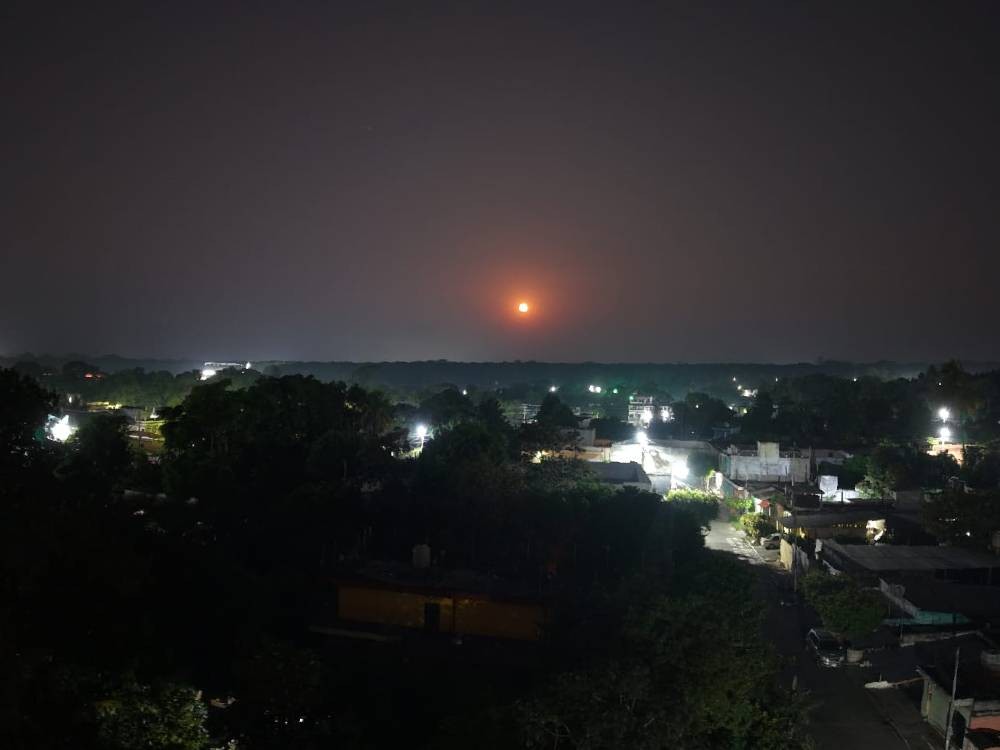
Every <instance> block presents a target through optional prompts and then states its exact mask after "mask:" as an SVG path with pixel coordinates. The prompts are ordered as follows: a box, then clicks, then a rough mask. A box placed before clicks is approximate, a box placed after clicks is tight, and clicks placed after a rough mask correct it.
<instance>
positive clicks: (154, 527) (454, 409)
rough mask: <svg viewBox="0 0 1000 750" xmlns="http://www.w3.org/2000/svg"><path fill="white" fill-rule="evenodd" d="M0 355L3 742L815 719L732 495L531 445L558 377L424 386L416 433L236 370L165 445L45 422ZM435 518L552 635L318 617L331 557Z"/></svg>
mask: <svg viewBox="0 0 1000 750" xmlns="http://www.w3.org/2000/svg"><path fill="white" fill-rule="evenodd" d="M71 369H73V368H71ZM84 370H85V368H76V369H73V371H72V373H69V374H70V375H73V376H76V375H78V374H79V372H78V371H80V372H83V371H84ZM85 374H86V372H84V375H85ZM0 383H3V385H4V388H3V390H2V391H0V416H2V419H3V425H2V426H0V435H2V436H3V439H4V441H5V442H4V446H3V448H4V453H3V457H4V461H3V464H2V470H3V472H4V476H3V479H4V481H3V482H2V483H0V598H2V600H3V601H4V602H5V603H7V604H8V605H9V606H8V607H5V608H3V609H2V610H0V695H2V696H3V700H0V732H3V733H4V736H2V737H0V744H2V745H3V746H4V747H11V748H16V749H18V750H19V749H20V748H34V747H66V746H72V747H74V748H81V749H82V750H88V749H90V748H94V749H96V748H124V747H150V748H183V749H184V750H195V749H196V748H197V749H198V750H204V749H206V748H209V747H220V746H228V747H233V746H234V745H233V743H236V746H239V747H250V748H286V747H297V748H304V749H306V750H308V749H309V748H321V747H331V746H338V747H346V748H369V747H399V746H403V745H410V746H416V747H447V746H453V747H469V746H486V743H487V742H492V743H494V745H495V746H497V747H516V746H526V747H548V746H553V745H554V744H555V738H558V741H559V746H560V747H561V748H586V747H622V748H625V747H629V748H631V747H675V746H685V747H705V748H709V747H720V746H743V747H759V748H779V747H781V748H795V747H797V746H800V745H801V744H802V736H801V729H800V722H799V720H800V715H799V712H798V709H797V707H796V706H795V704H794V703H790V702H789V701H788V700H787V697H786V696H784V695H782V694H780V693H778V692H777V691H776V689H775V688H774V687H773V685H774V681H773V680H772V679H771V678H772V676H773V672H772V668H773V663H772V661H771V659H770V657H769V656H768V652H767V649H766V648H765V647H764V645H763V643H762V641H761V639H760V636H759V630H758V628H756V627H754V626H753V623H754V621H755V617H756V612H757V610H758V607H757V606H756V605H755V604H754V602H753V589H754V586H753V581H752V579H751V577H750V576H749V574H748V573H747V572H746V571H745V570H743V569H742V568H740V567H739V566H738V565H737V564H736V563H734V562H731V561H729V560H726V559H724V558H720V557H719V556H717V555H716V554H713V553H711V552H709V551H708V550H706V549H704V545H703V537H702V530H703V527H704V525H706V524H707V522H708V520H709V519H710V517H711V516H712V515H714V511H715V501H714V499H713V498H710V497H708V496H704V495H702V494H700V493H695V492H691V493H682V494H679V495H674V496H672V497H671V499H670V500H671V501H670V502H663V501H662V499H661V498H660V497H658V496H656V495H653V494H651V493H644V492H641V491H637V490H635V489H626V490H623V491H619V492H615V491H613V490H611V489H609V488H607V487H605V486H603V485H601V484H600V483H598V482H597V481H596V479H595V477H594V475H593V473H592V472H591V471H590V470H589V469H588V468H587V467H586V465H584V464H581V463H580V462H577V461H572V460H546V461H542V462H541V463H533V462H532V461H530V460H526V458H528V457H533V456H534V452H533V451H532V450H531V448H533V447H534V446H536V445H539V444H544V443H545V441H551V440H562V439H563V436H564V435H565V430H566V429H567V428H568V427H569V426H570V425H571V424H573V423H575V418H573V417H572V414H571V413H570V412H568V411H567V410H566V409H565V407H564V404H562V402H560V401H559V400H558V399H556V398H554V397H553V398H552V399H550V400H549V401H548V402H547V403H546V405H545V409H544V411H543V412H542V416H541V418H540V420H539V423H538V424H539V425H540V428H521V429H514V428H512V427H511V426H509V425H508V424H507V423H506V422H505V421H504V420H502V419H501V418H500V417H499V409H498V407H497V404H496V402H495V401H494V400H492V399H491V397H489V396H485V397H480V398H478V399H472V398H470V397H468V396H466V395H463V394H461V393H459V392H456V393H450V394H448V395H446V396H442V397H441V398H440V399H436V400H431V401H429V402H428V403H424V404H422V405H420V406H418V407H417V408H418V409H420V410H421V416H420V417H419V418H426V419H427V420H428V421H429V422H430V423H431V426H432V428H433V429H432V431H431V433H430V435H429V436H428V437H427V439H426V441H424V442H423V445H422V447H421V445H419V444H416V443H414V441H413V439H412V436H411V434H410V433H409V432H408V431H407V430H406V429H405V427H404V426H402V425H400V423H399V420H398V414H397V413H396V412H395V410H394V409H393V408H392V405H391V404H390V402H389V400H388V399H387V398H385V397H384V396H383V395H382V394H380V393H378V392H375V391H370V390H367V389H363V388H360V387H358V386H348V385H346V384H343V383H336V382H335V383H321V382H319V381H317V380H315V379H313V378H309V377H303V376H285V377H280V378H271V377H256V378H254V379H253V382H238V383H237V382H235V381H233V380H230V379H228V378H217V379H213V380H211V381H208V382H206V383H204V384H201V385H199V386H197V387H195V388H193V390H191V392H190V394H189V395H188V396H187V397H186V398H184V399H183V400H182V401H181V402H180V403H178V404H177V405H176V406H174V407H172V408H169V409H167V410H166V411H165V412H164V417H165V419H166V422H165V424H164V426H163V430H162V432H163V435H164V439H165V446H164V450H163V452H162V457H161V459H160V460H159V462H158V463H151V462H149V461H148V460H147V459H146V457H145V455H144V454H141V453H139V452H137V451H136V450H135V448H134V445H133V441H132V440H131V438H130V436H129V435H130V434H129V433H128V431H127V430H126V429H125V425H124V423H123V421H122V420H120V419H118V418H116V417H98V418H95V419H93V420H92V421H90V422H89V423H88V424H87V425H85V427H83V428H81V429H80V431H79V432H78V433H77V434H76V436H75V437H74V438H73V439H71V440H70V441H68V442H67V443H65V444H58V443H54V442H51V441H48V440H45V439H43V438H41V437H40V435H39V428H40V427H41V425H42V424H43V423H44V420H45V418H46V415H47V414H48V413H50V412H51V411H52V410H53V409H56V408H58V407H57V404H56V400H55V399H54V398H53V397H52V396H51V395H49V394H48V393H47V392H45V391H44V390H42V389H40V388H38V387H37V386H36V385H35V384H34V383H33V382H32V381H29V380H27V379H25V378H23V377H21V376H19V375H15V374H13V373H9V372H7V371H0ZM699 403H701V404H702V405H704V404H707V402H699ZM696 411H699V412H700V411H701V409H700V408H699V409H696ZM571 420H572V421H571ZM529 446H530V447H529ZM140 488H141V489H146V490H149V491H143V492H139V491H137V489H140ZM419 543H426V544H428V545H429V546H430V547H431V549H432V550H433V554H434V565H435V566H436V567H438V568H440V569H450V570H453V571H462V570H474V571H476V572H477V573H478V574H480V575H482V576H489V577H490V579H491V580H495V581H498V582H507V583H511V584H515V583H516V584H518V585H520V586H522V587H527V588H530V589H531V590H533V591H535V592H537V593H536V596H538V597H539V598H540V599H541V600H544V601H545V602H546V604H547V606H548V607H549V608H550V610H551V616H550V621H549V622H548V623H547V625H546V629H545V638H544V640H543V641H542V642H540V643H538V644H510V643H502V642H496V643H494V642H488V643H487V642H477V641H476V640H475V639H469V641H467V642H465V643H463V644H462V645H460V646H459V645H457V644H454V643H452V642H451V641H450V640H448V639H441V638H432V637H430V636H425V635H424V634H421V633H415V634H410V635H405V636H401V637H400V640H399V641H398V642H395V643H383V642H378V641H364V640H361V641H358V640H350V641H341V640H338V639H327V638H326V637H325V636H320V635H317V634H315V633H313V632H312V631H311V630H310V626H311V625H314V624H315V623H317V622H319V623H323V622H325V621H326V620H324V617H326V616H327V615H328V614H329V610H330V607H331V597H332V594H331V584H330V579H331V577H333V576H336V575H338V574H340V573H343V572H345V571H354V570H356V569H357V568H358V567H359V566H361V565H364V564H366V563H368V562H371V561H388V562H396V563H401V564H403V563H407V562H408V561H409V560H410V558H411V554H412V549H413V546H414V545H415V544H419ZM230 697H231V698H232V699H234V700H231V699H230ZM776 707H781V708H776ZM484 737H486V738H487V739H484Z"/></svg>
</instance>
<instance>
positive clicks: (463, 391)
mask: <svg viewBox="0 0 1000 750" xmlns="http://www.w3.org/2000/svg"><path fill="white" fill-rule="evenodd" d="M462 395H463V396H468V395H469V392H468V391H467V390H465V388H463V389H462Z"/></svg>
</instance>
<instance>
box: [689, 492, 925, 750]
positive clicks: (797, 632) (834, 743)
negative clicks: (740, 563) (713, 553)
mask: <svg viewBox="0 0 1000 750" xmlns="http://www.w3.org/2000/svg"><path fill="white" fill-rule="evenodd" d="M705 544H706V546H707V547H709V548H710V549H716V550H722V551H724V552H729V553H732V554H735V555H736V556H737V557H739V558H740V559H741V560H744V561H746V562H747V563H749V564H750V565H753V566H754V569H755V570H756V571H757V572H758V575H759V580H758V593H759V596H760V598H761V602H762V604H764V605H765V606H766V607H767V612H766V616H765V625H764V628H765V636H766V637H767V638H768V639H769V640H770V641H771V643H772V644H773V645H774V647H775V649H776V650H777V652H778V653H779V654H780V655H781V656H782V657H785V659H786V660H787V662H786V666H785V668H784V669H783V670H782V672H781V677H780V679H781V681H782V682H783V683H784V684H785V685H786V686H787V687H791V685H792V682H793V679H794V678H795V677H796V675H797V689H798V690H799V692H802V693H803V694H805V695H808V697H809V700H810V703H811V705H812V710H811V713H810V720H809V723H810V729H811V731H810V734H811V735H812V737H813V739H814V741H815V743H816V748H817V750H848V749H849V748H850V749H851V750H853V749H854V748H858V749H859V750H869V749H870V750H886V749H891V748H909V750H916V749H917V748H920V750H924V748H925V747H930V745H929V744H927V743H926V742H924V743H923V744H921V742H919V741H916V742H915V741H914V737H913V734H914V733H913V732H912V731H907V732H905V733H904V734H906V735H909V737H908V739H907V738H904V737H903V736H901V734H900V733H899V732H897V730H896V729H894V727H893V725H892V724H891V723H890V722H889V721H888V720H887V719H886V718H885V716H883V714H882V713H880V711H879V709H878V708H877V703H878V705H884V704H885V703H886V702H885V701H884V700H883V701H878V702H877V701H876V699H875V698H874V697H873V696H871V695H870V694H869V692H870V691H868V690H867V689H866V688H865V687H864V682H865V681H866V679H867V678H866V676H865V673H864V672H862V671H861V670H860V669H859V668H858V667H844V668H840V669H827V668H823V667H820V666H819V664H817V663H816V661H815V659H813V658H811V656H810V654H809V653H808V652H807V651H806V650H805V644H804V641H805V634H806V633H807V632H808V631H809V628H811V627H814V626H816V625H818V624H819V623H818V622H817V621H816V620H815V615H814V614H812V613H811V611H810V610H809V609H808V608H807V607H805V606H804V605H803V604H802V603H801V601H800V602H799V603H798V605H797V606H793V607H781V606H779V604H778V602H779V599H781V598H782V594H784V597H785V598H786V599H787V598H788V597H789V593H790V589H791V586H792V580H791V576H790V575H789V574H788V573H786V572H784V571H782V570H780V569H779V568H778V566H777V565H775V564H773V563H772V564H767V563H766V562H765V561H764V559H763V558H762V556H761V555H762V554H763V550H760V549H759V547H754V546H751V545H750V544H749V543H747V541H746V539H745V537H744V535H743V533H742V531H739V530H738V529H736V528H734V527H733V526H732V525H731V524H730V523H729V520H728V517H727V516H726V511H725V509H724V508H723V509H722V510H721V512H720V517H719V519H718V520H716V521H715V522H713V523H712V528H711V531H710V532H709V533H708V535H707V536H706V538H705ZM758 552H760V554H759V553H758ZM768 557H770V558H771V559H772V560H773V559H774V557H775V555H774V553H771V554H770V555H768ZM895 704H899V705H893V709H894V710H895V711H897V712H902V714H903V717H904V721H903V722H901V723H903V724H905V725H906V726H907V727H912V726H913V725H914V719H915V721H916V723H917V724H918V725H919V724H920V714H919V712H918V711H917V710H916V709H915V708H911V707H910V706H909V705H908V704H907V703H906V702H905V701H896V702H895Z"/></svg>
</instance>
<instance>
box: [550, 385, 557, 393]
mask: <svg viewBox="0 0 1000 750" xmlns="http://www.w3.org/2000/svg"><path fill="white" fill-rule="evenodd" d="M558 390H559V389H558V388H556V387H555V386H554V385H550V386H549V393H555V392H556V391H558Z"/></svg>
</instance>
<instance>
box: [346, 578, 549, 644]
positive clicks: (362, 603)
mask: <svg viewBox="0 0 1000 750" xmlns="http://www.w3.org/2000/svg"><path fill="white" fill-rule="evenodd" d="M432 603H436V604H437V605H438V606H439V607H440V609H441V618H440V624H439V627H438V632H441V633H456V632H457V633H461V634H467V635H486V636H493V637H497V638H515V639H520V640H538V638H539V637H540V635H541V632H540V626H541V624H542V623H543V622H544V619H545V610H544V609H543V607H542V606H541V605H538V604H518V603H513V602H492V601H488V600H483V599H473V598H465V597H458V598H452V597H449V596H433V595H430V594H419V593H411V592H405V591H391V590H388V589H376V588H364V587H362V586H340V587H339V589H338V602H337V609H338V614H339V616H340V618H341V619H343V620H353V621H355V622H370V623H378V624H382V625H396V626H399V627H404V628H423V627H424V605H425V604H432Z"/></svg>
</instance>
